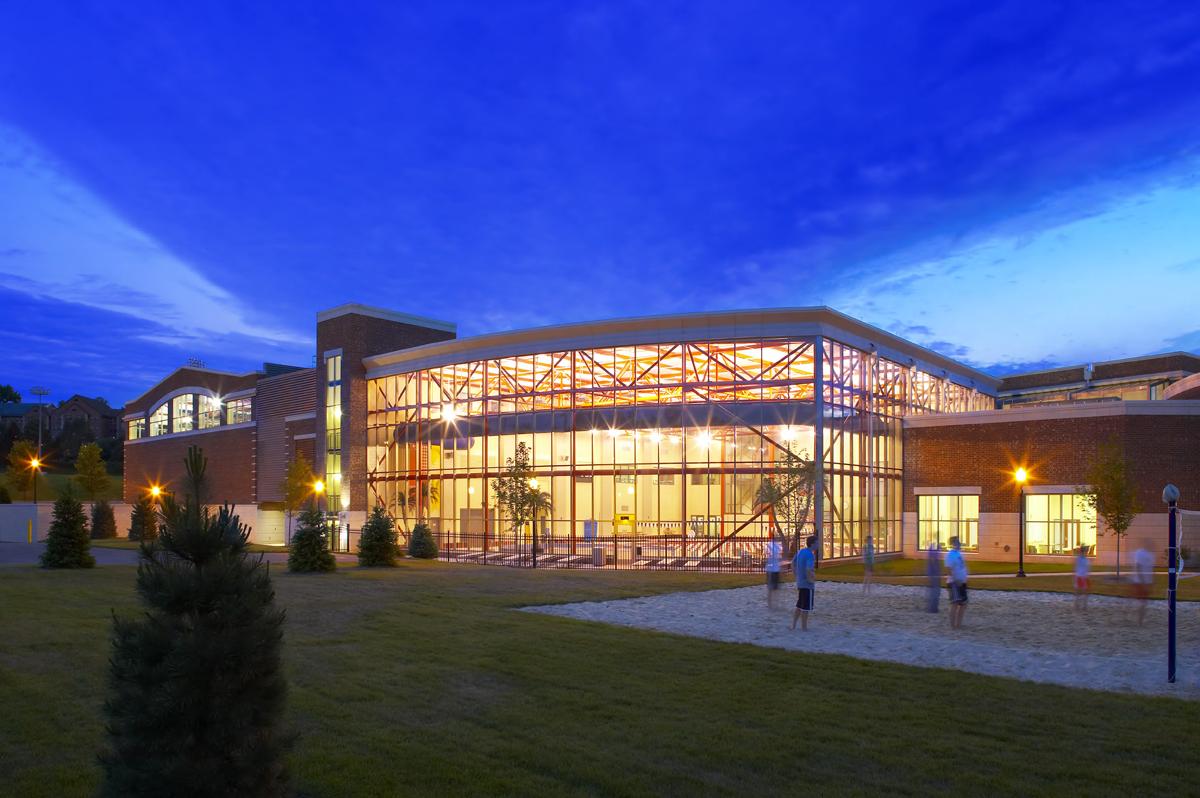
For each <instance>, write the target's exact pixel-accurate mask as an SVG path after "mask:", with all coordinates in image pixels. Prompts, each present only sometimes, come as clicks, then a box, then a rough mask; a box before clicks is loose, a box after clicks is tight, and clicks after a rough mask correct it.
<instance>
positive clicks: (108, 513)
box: [92, 499, 117, 540]
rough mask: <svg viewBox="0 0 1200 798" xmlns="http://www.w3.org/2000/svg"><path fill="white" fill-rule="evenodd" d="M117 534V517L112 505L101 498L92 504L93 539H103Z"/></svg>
mask: <svg viewBox="0 0 1200 798" xmlns="http://www.w3.org/2000/svg"><path fill="white" fill-rule="evenodd" d="M116 536H117V519H116V517H115V516H113V508H112V505H111V504H109V503H108V501H107V500H105V499H101V500H100V501H98V502H96V503H95V504H93V505H92V540H103V539H105V538H115V537H116Z"/></svg>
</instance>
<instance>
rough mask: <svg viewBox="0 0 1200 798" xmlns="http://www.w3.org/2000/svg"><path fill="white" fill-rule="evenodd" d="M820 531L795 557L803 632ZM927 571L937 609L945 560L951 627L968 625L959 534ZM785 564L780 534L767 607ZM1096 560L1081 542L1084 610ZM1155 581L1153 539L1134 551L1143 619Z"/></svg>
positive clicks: (868, 568)
mask: <svg viewBox="0 0 1200 798" xmlns="http://www.w3.org/2000/svg"><path fill="white" fill-rule="evenodd" d="M816 548H817V536H816V535H810V536H809V537H808V538H807V539H806V540H805V542H804V546H803V547H802V548H800V549H799V550H798V551H797V552H796V554H795V556H794V557H793V558H792V572H793V573H794V574H795V577H796V591H797V596H796V609H795V612H793V613H792V628H793V629H795V628H796V623H797V622H799V624H800V629H801V631H807V630H808V616H809V613H811V612H812V611H813V606H814V601H815V598H816V595H815V593H816V568H817V555H816ZM862 558H863V592H864V593H870V592H871V582H872V580H873V577H874V572H875V541H874V539H873V538H872V537H871V536H870V535H868V536H867V539H866V541H865V543H864V544H863V551H862ZM927 563H928V566H927V569H926V575H927V576H928V578H929V582H928V585H929V587H928V593H927V596H928V601H927V604H926V607H927V609H928V611H929V612H932V613H936V612H938V603H939V595H940V593H941V588H940V582H941V577H942V573H943V565H944V568H945V573H946V590H947V593H948V594H949V598H950V628H951V629H959V628H961V627H962V625H963V615H964V614H966V611H967V601H968V598H967V577H968V575H969V572H968V570H967V560H966V557H965V556H963V551H962V542H961V541H960V540H959V539H958V538H957V537H952V538H950V549H949V551H947V552H946V558H945V562H944V563H943V562H942V560H941V558H940V556H939V552H938V550H937V549H936V548H932V547H931V548H930V549H929V553H928V559H927ZM782 569H783V542H782V541H781V540H780V539H779V538H778V537H772V538H771V539H770V540H769V541H768V542H767V556H766V564H765V570H766V573H767V607H768V608H770V609H774V608H775V593H776V592H777V591H778V589H779V581H780V573H781V572H782ZM1090 574H1091V560H1090V558H1089V557H1088V550H1087V547H1086V546H1080V547H1079V548H1078V550H1077V551H1076V556H1075V608H1076V609H1077V610H1080V611H1084V610H1086V609H1087V599H1088V593H1089V588H1090V581H1089V579H1090ZM1153 582H1154V555H1153V554H1152V553H1151V552H1150V549H1149V543H1148V542H1146V543H1143V544H1142V545H1141V546H1140V547H1139V548H1138V550H1137V551H1135V552H1134V554H1133V575H1132V582H1131V584H1132V595H1133V597H1134V598H1136V599H1137V601H1138V623H1139V624H1141V623H1142V622H1143V621H1145V618H1146V604H1147V601H1148V599H1149V598H1150V586H1151V585H1152V584H1153Z"/></svg>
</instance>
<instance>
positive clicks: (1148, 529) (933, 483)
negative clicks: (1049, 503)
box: [904, 401, 1200, 562]
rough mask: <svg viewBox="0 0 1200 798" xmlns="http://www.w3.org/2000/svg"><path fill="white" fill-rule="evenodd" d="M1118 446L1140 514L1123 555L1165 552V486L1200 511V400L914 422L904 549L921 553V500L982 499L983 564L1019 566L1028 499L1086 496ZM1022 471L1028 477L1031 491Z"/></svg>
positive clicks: (1101, 545)
mask: <svg viewBox="0 0 1200 798" xmlns="http://www.w3.org/2000/svg"><path fill="white" fill-rule="evenodd" d="M1110 442H1111V443H1114V444H1116V445H1117V446H1118V447H1119V448H1120V451H1121V452H1122V454H1123V455H1124V457H1125V459H1126V460H1127V462H1128V463H1129V464H1130V467H1131V471H1132V476H1133V478H1134V480H1135V482H1136V484H1137V490H1138V499H1139V502H1140V504H1141V510H1142V512H1141V514H1140V515H1139V516H1138V517H1137V519H1136V520H1135V522H1134V525H1133V526H1132V527H1131V528H1130V530H1129V532H1128V534H1127V535H1126V540H1127V542H1126V543H1124V544H1123V545H1122V549H1125V547H1126V546H1128V545H1130V544H1136V543H1137V542H1139V541H1140V540H1141V539H1143V538H1145V537H1151V538H1153V539H1154V541H1155V547H1156V548H1161V546H1160V545H1159V544H1162V545H1165V543H1164V542H1163V541H1165V535H1166V507H1165V505H1163V503H1162V489H1163V487H1164V486H1165V485H1167V484H1168V483H1173V484H1175V485H1176V486H1177V487H1179V489H1180V506H1183V507H1200V401H1113V402H1103V403H1083V404H1072V403H1060V404H1056V405H1041V406H1034V407H1022V408H1010V409H1005V410H995V411H989V412H984V413H970V414H965V415H959V416H945V415H944V416H925V417H916V418H909V419H906V420H905V429H904V479H905V488H904V513H905V528H906V534H905V543H906V546H905V548H906V550H907V551H909V552H910V553H914V552H915V551H916V550H917V549H918V548H919V547H920V542H921V541H920V534H919V532H918V525H919V523H920V520H921V518H920V508H919V504H920V497H921V496H937V495H947V493H946V492H947V491H954V495H963V496H977V497H978V542H977V549H978V551H979V552H980V554H981V556H982V555H986V559H996V560H1008V559H1017V556H1018V548H1019V545H1020V543H1019V531H1020V518H1021V508H1022V500H1023V497H1028V496H1041V495H1046V494H1051V493H1052V494H1053V495H1073V494H1080V493H1083V492H1086V490H1087V481H1088V480H1087V474H1088V470H1089V468H1090V467H1091V465H1092V463H1093V462H1094V461H1095V459H1096V457H1097V455H1098V454H1099V452H1100V449H1101V447H1102V446H1104V445H1105V444H1107V443H1110ZM1019 468H1024V469H1025V470H1026V472H1027V475H1028V477H1027V481H1026V483H1025V485H1024V488H1023V489H1022V486H1021V485H1019V484H1018V483H1017V481H1016V479H1015V474H1016V472H1017V469H1019ZM1025 501H1026V502H1028V501H1029V500H1028V498H1025ZM1026 508H1027V509H1028V505H1026ZM1106 531H1107V530H1105V529H1104V525H1103V521H1102V520H1100V521H1099V528H1098V529H1097V540H1096V551H1095V553H1096V555H1097V556H1098V557H1099V558H1100V560H1101V561H1102V562H1109V561H1112V560H1113V559H1115V556H1116V541H1115V540H1114V539H1113V537H1112V536H1111V534H1107V535H1106ZM1027 553H1031V554H1036V552H1028V551H1027Z"/></svg>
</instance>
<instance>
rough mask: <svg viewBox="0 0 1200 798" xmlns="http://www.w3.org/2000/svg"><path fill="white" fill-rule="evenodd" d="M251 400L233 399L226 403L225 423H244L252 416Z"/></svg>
mask: <svg viewBox="0 0 1200 798" xmlns="http://www.w3.org/2000/svg"><path fill="white" fill-rule="evenodd" d="M253 410H254V405H253V400H251V399H249V398H246V399H233V400H231V401H229V402H227V403H226V405H225V414H226V422H225V423H226V424H245V423H246V422H247V421H250V419H251V418H252V417H253Z"/></svg>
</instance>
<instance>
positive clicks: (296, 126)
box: [0, 0, 1200, 405]
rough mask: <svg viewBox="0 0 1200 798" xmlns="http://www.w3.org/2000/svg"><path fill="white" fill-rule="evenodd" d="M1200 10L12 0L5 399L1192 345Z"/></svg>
mask: <svg viewBox="0 0 1200 798" xmlns="http://www.w3.org/2000/svg"><path fill="white" fill-rule="evenodd" d="M1197 289H1200V4H1197V3H1195V2H1174V3H1156V2H1149V1H1146V0H1143V1H1140V2H1128V3H1120V2H1105V3H1086V2H1078V3H1053V2H1027V3H1013V2H1007V3H1006V2H989V3H979V2H969V1H968V2H917V1H916V0H914V2H910V3H883V2H879V3H861V2H806V3H795V2H780V3H758V2H740V3H729V2H699V1H695V0H694V1H692V2H680V3H675V2H630V3H617V2H581V3H566V2H526V3H516V2H514V3H486V4H485V3H456V2H431V3H422V2H406V3H379V2H361V3H360V2H337V3H329V2H292V3H275V4H262V3H256V4H240V3H218V2H199V3H161V2H147V3H137V2H118V3H114V2H101V1H100V0H97V1H96V2H85V0H74V1H73V2H65V1H62V0H49V2H45V3H19V4H18V3H9V4H2V5H0V383H4V382H12V383H14V384H15V385H16V386H17V387H18V388H20V389H21V390H23V391H26V392H27V389H28V387H29V386H30V385H33V384H37V383H42V384H46V385H47V386H49V387H50V388H51V389H52V390H53V391H54V396H53V397H52V398H62V397H64V396H66V395H69V394H70V393H73V392H76V391H78V392H82V393H85V394H90V395H97V394H99V395H104V396H107V397H108V398H109V399H110V400H111V401H113V402H114V404H118V405H119V404H121V403H123V402H124V401H126V400H128V399H129V398H131V397H133V396H135V395H136V394H138V393H140V392H141V390H143V389H144V388H145V387H147V386H148V385H149V384H150V383H152V382H154V381H155V380H157V379H158V378H159V377H161V376H162V375H164V374H165V373H166V372H168V371H170V370H171V369H173V368H174V367H176V366H178V365H181V364H182V363H183V362H184V361H185V359H186V358H188V357H198V358H201V359H203V360H204V361H206V362H207V363H208V364H209V365H210V366H213V367H217V368H224V369H231V370H236V369H249V368H253V367H255V366H256V365H258V364H259V363H261V362H262V361H263V360H275V361H283V362H292V363H296V364H303V365H307V364H308V363H310V362H311V357H312V348H313V327H314V315H315V313H316V312H317V311H318V310H320V309H322V308H326V307H330V306H333V305H335V304H339V303H342V302H348V301H356V302H364V303H368V304H375V305H382V306H385V307H390V308H395V309H398V310H403V311H408V312H413V313H418V314H423V315H428V316H433V317H435V318H444V319H449V320H453V321H457V322H458V323H459V325H460V334H474V333H480V332H488V331H493V330H503V329H509V328H513V327H523V326H529V325H540V324H548V323H554V322H559V321H571V320H582V319H591V318H604V317H612V316H623V315H643V314H654V313H671V312H683V311H696V310H712V309H725V308H749V307H779V306H789V305H791V306H802V305H817V304H827V305H831V306H833V307H836V308H838V309H840V310H842V311H844V312H847V313H850V314H852V315H855V316H858V317H860V318H863V319H864V320H866V321H869V322H872V323H874V324H877V325H879V326H881V327H884V328H887V329H890V330H892V331H894V332H897V333H899V334H901V335H904V336H906V337H908V338H910V339H912V340H914V341H916V342H918V343H922V344H925V345H929V346H932V347H934V348H937V349H939V350H941V351H944V352H946V353H948V354H951V355H953V356H956V357H958V358H960V359H962V360H964V361H966V362H969V363H972V364H975V365H978V366H982V367H985V368H988V369H991V370H993V371H995V372H997V373H1000V372H1004V371H1011V370H1013V369H1016V368H1021V367H1028V366H1037V365H1048V364H1055V363H1063V362H1081V361H1089V360H1103V359H1110V358H1117V357H1124V356H1132V355H1137V354H1143V353H1147V352H1154V351H1164V350H1175V349H1188V350H1193V351H1194V350H1197V349H1200V314H1198V313H1197V312H1196V311H1197V308H1198V307H1200V292H1198V290H1197Z"/></svg>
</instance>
